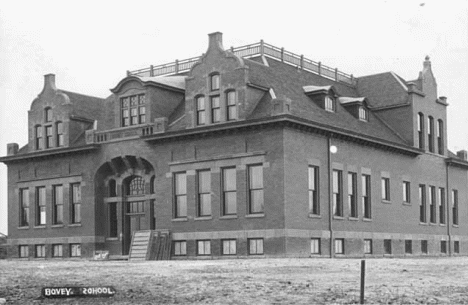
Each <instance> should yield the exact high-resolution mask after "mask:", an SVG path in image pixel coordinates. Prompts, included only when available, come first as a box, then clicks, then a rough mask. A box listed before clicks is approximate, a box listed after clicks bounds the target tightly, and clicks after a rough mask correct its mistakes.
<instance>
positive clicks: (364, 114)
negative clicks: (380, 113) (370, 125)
mask: <svg viewBox="0 0 468 305" xmlns="http://www.w3.org/2000/svg"><path fill="white" fill-rule="evenodd" d="M359 119H360V120H361V121H366V122H367V121H369V110H367V109H366V108H364V107H363V106H361V107H359Z"/></svg>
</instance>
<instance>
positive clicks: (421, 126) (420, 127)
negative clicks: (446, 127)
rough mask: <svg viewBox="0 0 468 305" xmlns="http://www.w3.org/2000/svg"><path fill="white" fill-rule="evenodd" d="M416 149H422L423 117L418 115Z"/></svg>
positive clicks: (420, 114)
mask: <svg viewBox="0 0 468 305" xmlns="http://www.w3.org/2000/svg"><path fill="white" fill-rule="evenodd" d="M418 147H419V148H421V149H424V115H423V114H422V113H421V112H420V113H418Z"/></svg>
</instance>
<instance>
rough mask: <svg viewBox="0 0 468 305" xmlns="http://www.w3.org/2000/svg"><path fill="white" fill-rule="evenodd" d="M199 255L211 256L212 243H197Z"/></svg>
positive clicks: (199, 241)
mask: <svg viewBox="0 0 468 305" xmlns="http://www.w3.org/2000/svg"><path fill="white" fill-rule="evenodd" d="M197 255H211V241H209V240H198V241H197Z"/></svg>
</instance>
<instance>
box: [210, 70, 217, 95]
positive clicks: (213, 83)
mask: <svg viewBox="0 0 468 305" xmlns="http://www.w3.org/2000/svg"><path fill="white" fill-rule="evenodd" d="M210 83H211V91H215V90H219V74H212V75H211V77H210Z"/></svg>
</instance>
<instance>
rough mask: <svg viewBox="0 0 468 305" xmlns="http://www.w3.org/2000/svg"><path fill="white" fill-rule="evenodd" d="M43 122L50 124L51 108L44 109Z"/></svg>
mask: <svg viewBox="0 0 468 305" xmlns="http://www.w3.org/2000/svg"><path fill="white" fill-rule="evenodd" d="M44 114H45V122H52V108H49V107H48V108H46V109H45V110H44Z"/></svg>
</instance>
